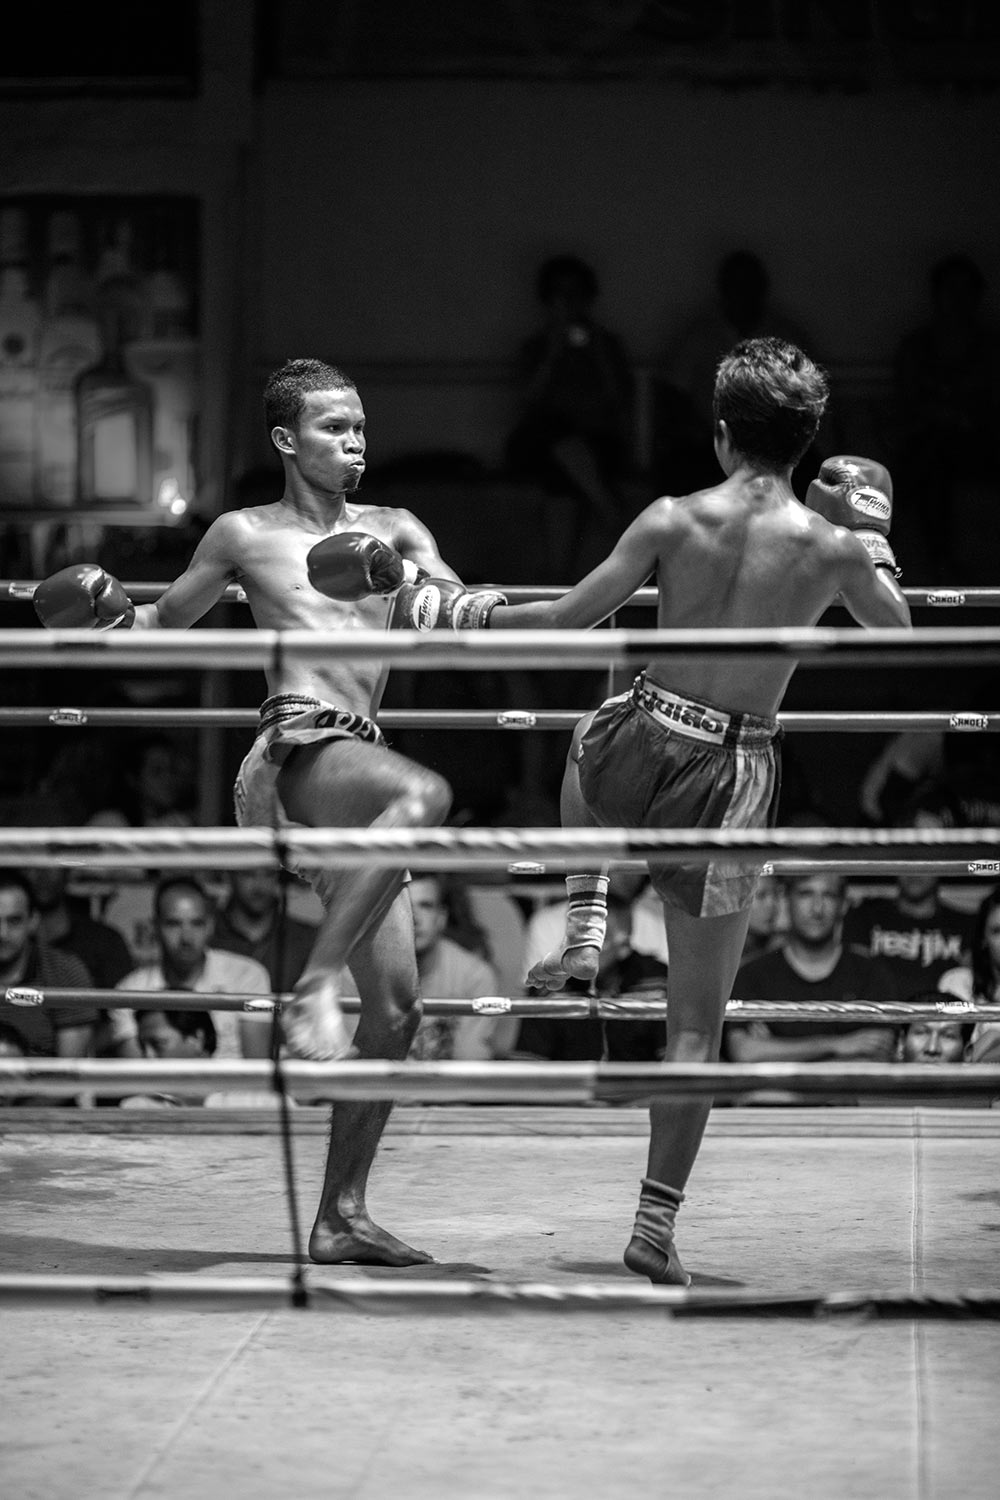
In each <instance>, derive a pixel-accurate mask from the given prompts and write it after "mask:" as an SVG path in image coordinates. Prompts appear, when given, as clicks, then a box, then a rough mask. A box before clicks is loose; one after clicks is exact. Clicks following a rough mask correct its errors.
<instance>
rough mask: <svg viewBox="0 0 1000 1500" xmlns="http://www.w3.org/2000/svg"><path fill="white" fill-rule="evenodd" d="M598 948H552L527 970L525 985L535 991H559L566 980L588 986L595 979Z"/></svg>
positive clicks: (598, 956) (599, 953) (599, 952)
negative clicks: (579, 980) (581, 981)
mask: <svg viewBox="0 0 1000 1500" xmlns="http://www.w3.org/2000/svg"><path fill="white" fill-rule="evenodd" d="M600 956H601V950H600V948H562V949H559V948H553V950H552V952H551V953H546V955H545V957H544V958H540V959H539V960H538V962H537V964H532V966H531V968H530V969H529V970H528V977H527V979H526V980H525V983H526V984H527V985H529V986H530V987H531V988H532V989H536V990H548V991H549V992H551V991H552V990H561V989H562V988H563V986H564V984H565V983H566V981H567V979H582V980H583V982H584V983H585V984H590V983H591V981H592V980H594V979H596V978H597V964H598V961H599V959H600Z"/></svg>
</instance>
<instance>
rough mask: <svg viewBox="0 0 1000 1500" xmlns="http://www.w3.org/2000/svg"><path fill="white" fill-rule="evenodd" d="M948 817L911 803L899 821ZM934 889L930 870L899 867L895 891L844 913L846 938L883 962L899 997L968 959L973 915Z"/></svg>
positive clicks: (941, 823)
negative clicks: (945, 902) (908, 870)
mask: <svg viewBox="0 0 1000 1500" xmlns="http://www.w3.org/2000/svg"><path fill="white" fill-rule="evenodd" d="M951 821H952V820H951V819H950V818H948V819H946V818H945V816H944V814H943V812H942V811H941V810H940V809H938V808H935V807H933V806H931V805H930V804H929V803H928V804H927V805H925V806H920V805H917V804H914V805H912V806H911V807H910V808H909V809H908V810H907V811H906V812H905V813H904V814H903V815H902V816H901V818H900V820H899V826H900V827H904V828H923V829H935V828H944V827H946V826H947V825H948V823H950V822H951ZM939 892H940V882H939V881H938V879H937V877H936V876H935V875H922V874H919V873H917V872H913V873H910V874H907V873H906V872H905V871H904V872H903V873H902V874H900V875H899V876H898V877H897V880H896V895H895V896H882V897H871V898H869V899H868V900H867V901H861V902H860V903H859V904H858V905H857V906H856V907H854V908H853V909H851V910H849V911H848V912H847V915H846V916H845V918H844V941H845V943H853V944H855V945H856V946H857V947H859V948H863V949H864V951H865V952H866V953H867V954H868V955H869V957H870V958H878V959H881V960H883V961H884V962H885V963H887V964H888V966H889V967H890V968H891V969H892V972H893V977H894V979H895V981H896V988H897V991H898V994H899V998H900V999H901V1000H909V999H912V998H913V996H915V995H923V994H925V993H926V992H927V991H928V990H934V989H936V988H937V982H938V980H939V979H940V977H941V975H942V974H943V973H944V972H945V971H946V970H947V969H957V968H959V967H960V966H961V965H963V964H967V963H968V962H969V950H970V946H971V943H972V929H973V925H974V923H975V917H974V916H973V915H971V913H970V914H968V915H966V913H964V912H960V911H953V910H952V908H951V907H948V906H944V905H943V904H942V902H941V899H940V894H939Z"/></svg>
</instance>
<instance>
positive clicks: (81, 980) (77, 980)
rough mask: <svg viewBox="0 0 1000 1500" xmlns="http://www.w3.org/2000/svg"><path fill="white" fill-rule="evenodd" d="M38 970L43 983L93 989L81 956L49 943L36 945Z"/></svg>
mask: <svg viewBox="0 0 1000 1500" xmlns="http://www.w3.org/2000/svg"><path fill="white" fill-rule="evenodd" d="M38 971H39V977H40V978H41V979H42V982H43V984H51V985H55V986H57V987H59V988H65V989H76V988H82V989H93V987H94V981H93V979H92V978H91V975H90V970H89V969H88V968H87V965H86V964H85V963H84V961H83V959H82V958H78V957H77V955H76V954H75V953H70V952H68V951H67V950H66V949H65V948H54V947H52V946H51V945H50V944H49V943H39V945H38Z"/></svg>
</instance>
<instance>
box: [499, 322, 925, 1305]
mask: <svg viewBox="0 0 1000 1500" xmlns="http://www.w3.org/2000/svg"><path fill="white" fill-rule="evenodd" d="M826 400H827V383H826V379H825V376H824V375H823V374H822V372H821V371H820V370H818V369H817V367H816V366H815V365H814V364H813V363H812V361H811V360H809V359H808V358H807V357H806V356H805V355H804V354H803V353H802V352H801V350H799V349H797V348H795V346H794V345H792V344H788V343H785V342H784V341H782V340H780V339H774V338H763V339H750V340H746V341H745V342H743V343H741V344H738V345H737V346H736V348H734V349H733V350H732V351H731V352H730V353H729V354H728V355H727V356H726V357H725V358H724V359H723V360H722V361H721V363H720V365H719V370H718V376H717V379H716V386H715V451H716V454H717V456H718V459H719V463H720V465H721V467H722V470H723V473H724V475H725V478H724V479H723V481H722V482H721V483H720V484H718V485H716V486H714V487H713V488H711V489H708V490H701V491H699V492H697V493H696V494H692V495H685V496H681V497H670V496H668V497H664V498H662V499H660V500H656V501H654V502H653V504H652V505H650V506H649V507H648V508H647V509H646V510H645V511H644V512H643V513H642V515H641V516H639V517H638V519H637V520H636V521H634V522H633V524H632V525H631V526H630V527H629V528H628V530H627V531H626V532H625V534H624V535H623V536H622V538H621V540H620V541H619V543H618V545H617V546H616V547H615V549H614V551H613V552H612V553H611V555H610V556H609V557H608V558H607V559H606V560H605V561H604V562H603V563H601V564H600V565H599V566H598V567H597V568H595V569H594V571H593V572H592V573H591V574H589V575H588V577H587V578H585V579H584V580H583V581H582V582H581V583H579V584H577V586H576V587H575V588H573V589H571V590H570V591H569V593H567V594H565V595H564V596H563V597H562V598H560V599H556V600H554V601H551V602H543V603H535V604H521V605H516V606H513V607H506V608H505V607H501V608H497V609H494V610H492V612H491V615H490V618H489V625H490V628H492V629H498V628H500V629H515V628H516V629H523V628H525V627H528V628H532V627H535V628H537V627H558V628H562V629H580V628H581V627H586V626H590V625H594V624H596V623H598V622H599V621H601V620H604V619H606V618H607V616H608V615H610V614H611V613H612V612H613V611H614V610H616V609H618V608H619V607H620V606H621V605H622V604H623V603H624V602H625V600H626V599H628V598H629V596H630V595H631V594H632V593H633V591H634V590H635V589H637V588H638V587H639V586H640V585H641V584H644V583H645V582H646V580H647V579H648V578H649V577H650V575H651V574H655V575H656V579H657V584H658V588H659V608H658V616H657V622H658V625H659V626H660V627H661V628H664V629H678V628H681V629H683V628H686V629H712V628H715V627H727V626H728V627H744V628H767V627H770V626H808V625H814V624H815V623H816V621H817V620H818V619H819V618H820V616H821V615H822V614H823V612H824V610H826V609H827V608H828V606H830V605H831V604H834V603H835V602H841V603H843V604H845V605H846V606H847V608H848V610H849V611H850V612H851V614H852V615H853V616H854V618H855V619H856V620H857V621H858V623H859V624H861V625H864V626H868V627H871V628H878V627H892V626H896V627H905V626H907V625H909V620H910V616H909V608H908V606H907V603H906V600H905V598H904V597H903V594H902V592H901V590H900V588H899V586H898V584H897V582H896V574H897V569H896V566H895V558H894V557H893V554H892V551H891V548H890V547H889V544H888V542H887V540H886V536H887V533H888V530H889V523H890V520H891V512H892V486H891V481H890V478H889V474H888V472H887V471H886V470H885V469H884V468H883V467H882V466H881V465H880V464H877V463H873V462H871V461H869V460H867V459H863V458H831V459H828V460H827V461H826V462H825V463H824V464H823V466H822V468H821V470H820V474H819V477H818V478H817V479H815V480H814V481H813V483H812V484H811V485H810V487H809V493H808V495H807V496H806V504H805V505H802V504H800V502H799V501H798V500H797V499H796V498H795V495H794V493H793V490H792V483H791V474H792V470H793V469H794V467H795V465H796V464H797V463H798V461H799V459H800V458H801V457H802V455H803V453H805V451H806V449H807V448H808V447H809V444H810V443H811V442H812V440H813V438H814V436H815V434H816V430H817V427H818V425H819V420H820V417H821V416H822V414H823V410H824V408H825V405H826ZM794 667H795V663H794V662H789V660H788V659H787V658H781V659H774V660H765V659H763V658H760V659H758V658H745V659H743V660H741V661H739V662H738V663H735V662H732V661H730V662H723V661H715V660H712V659H705V660H704V661H702V662H700V663H692V664H688V665H681V664H675V663H674V662H673V661H671V659H670V657H669V656H663V657H657V658H655V659H654V660H653V661H651V662H650V663H649V665H648V667H647V668H646V670H645V671H644V672H642V673H640V675H639V676H638V677H637V678H636V681H635V683H634V685H633V687H632V690H631V691H630V692H628V693H624V694H622V695H621V696H620V697H615V698H611V699H610V700H609V701H608V702H606V703H605V704H604V705H603V707H601V708H599V709H598V710H597V711H596V713H593V714H589V715H588V716H587V717H586V718H585V719H583V720H582V721H581V723H580V724H579V725H578V727H577V729H576V731H575V733H574V736H573V742H572V746H571V749H570V754H569V759H568V761H567V769H566V776H565V779H564V783H563V792H562V821H563V824H564V825H566V826H581V825H582V826H601V825H603V826H605V827H623V828H690V827H695V828H697V827H702V828H766V827H771V826H773V825H774V822H775V820H776V816H777V803H778V791H779V784H780V756H779V745H778V740H779V728H778V725H777V722H776V719H775V715H776V714H777V711H778V708H779V705H780V703H781V700H782V698H783V696H784V692H785V689H786V687H787V686H788V682H789V679H790V678H791V675H792V672H793V671H794ZM651 873H652V878H653V882H654V884H655V886H656V889H657V891H658V893H659V895H660V897H661V899H662V901H663V909H664V918H665V922H666V929H667V942H668V948H669V952H670V972H669V978H668V981H667V986H668V995H669V1001H668V1007H667V1009H668V1019H667V1050H666V1058H667V1060H668V1061H673V1062H713V1061H715V1060H717V1059H718V1056H719V1044H720V1039H721V1035H722V1025H723V1018H724V1014H725V1007H726V1001H727V1000H728V998H729V996H730V994H731V992H732V986H733V980H734V977H735V975H736V970H737V967H738V965H739V961H740V955H741V953H742V951H743V944H744V940H745V938H746V933H747V924H748V919H749V911H750V906H751V902H752V900H753V894H754V888H755V886H756V883H757V879H758V875H759V869H756V868H751V867H748V866H745V865H740V864H736V863H734V862H732V861H726V860H725V859H716V860H713V861H712V862H711V863H710V864H709V865H707V866H704V865H688V866H676V867H667V866H664V865H661V866H660V867H659V868H657V867H656V864H655V861H654V862H653V864H652V868H651ZM566 885H567V891H568V894H569V912H568V917H567V930H566V934H565V939H564V942H563V943H562V944H561V946H560V948H559V949H558V951H556V952H555V953H551V954H549V955H547V956H546V958H544V959H543V960H542V961H541V962H540V963H539V964H537V965H536V966H535V968H534V969H533V970H532V972H531V974H530V975H529V979H530V981H531V983H533V984H535V985H537V986H539V987H545V988H547V989H550V990H555V989H560V988H561V987H562V985H563V984H565V982H566V979H567V978H568V977H569V976H571V975H572V976H573V977H576V978H582V979H592V978H593V977H594V975H595V974H596V972H597V963H598V958H599V954H600V949H601V944H602V941H603V937H604V928H605V921H606V892H607V876H606V874H602V875H600V876H594V875H586V874H581V875H570V876H568V877H567V880H566ZM710 1108H711V1101H708V1100H690V1101H677V1102H667V1101H658V1102H656V1103H654V1104H653V1105H652V1107H651V1110H650V1117H651V1137H650V1148H649V1161H648V1168H647V1175H646V1177H645V1178H644V1179H643V1182H642V1188H641V1193H640V1198H639V1208H638V1213H637V1216H636V1222H635V1230H634V1233H633V1236H632V1239H631V1240H630V1242H629V1245H628V1248H627V1249H626V1251H625V1263H626V1265H627V1266H628V1267H629V1269H630V1270H633V1271H635V1272H636V1273H638V1274H640V1275H645V1276H648V1277H649V1279H650V1280H651V1281H653V1282H665V1283H672V1284H675V1285H682V1286H683V1285H687V1284H688V1283H689V1280H690V1278H689V1277H688V1275H687V1273H686V1272H685V1270H684V1268H683V1266H682V1265H681V1262H680V1260H679V1258H678V1256H677V1252H676V1250H675V1247H674V1219H675V1215H676V1213H677V1210H678V1208H679V1206H680V1204H681V1202H682V1200H683V1197H684V1188H685V1185H686V1183H687V1179H688V1175H689V1173H690V1171H691V1168H692V1166H693V1165H694V1161H695V1157H696V1155H697V1152H698V1148H699V1146H700V1144H701V1138H702V1134H703V1132H704V1129H705V1124H706V1122H707V1119H708V1114H709V1110H710Z"/></svg>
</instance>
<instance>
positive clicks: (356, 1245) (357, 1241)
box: [309, 1215, 434, 1266]
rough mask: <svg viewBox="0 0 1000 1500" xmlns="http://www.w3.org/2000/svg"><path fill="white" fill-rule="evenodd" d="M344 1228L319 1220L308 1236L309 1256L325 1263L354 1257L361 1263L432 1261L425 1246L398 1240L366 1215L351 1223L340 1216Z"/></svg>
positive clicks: (356, 1263)
mask: <svg viewBox="0 0 1000 1500" xmlns="http://www.w3.org/2000/svg"><path fill="white" fill-rule="evenodd" d="M341 1224H342V1225H343V1227H342V1228H337V1229H333V1228H331V1227H330V1226H329V1225H327V1224H323V1223H317V1224H316V1225H315V1227H314V1228H313V1232H312V1234H311V1235H310V1236H309V1257H310V1259H311V1260H314V1261H316V1262H317V1264H319V1265H322V1266H335V1265H341V1264H342V1263H344V1262H345V1261H353V1262H354V1264H355V1265H361V1266H424V1265H430V1264H432V1263H433V1260H434V1257H433V1255H428V1254H427V1252H426V1250H414V1249H413V1247H412V1245H407V1244H405V1243H404V1242H403V1241H402V1240H398V1239H397V1238H396V1236H395V1235H394V1234H390V1233H389V1232H388V1230H385V1229H380V1228H379V1226H378V1225H377V1224H373V1223H372V1221H371V1219H369V1218H368V1216H367V1215H365V1217H364V1218H361V1219H355V1220H353V1221H352V1222H351V1223H350V1224H348V1223H347V1222H346V1221H345V1220H341Z"/></svg>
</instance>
